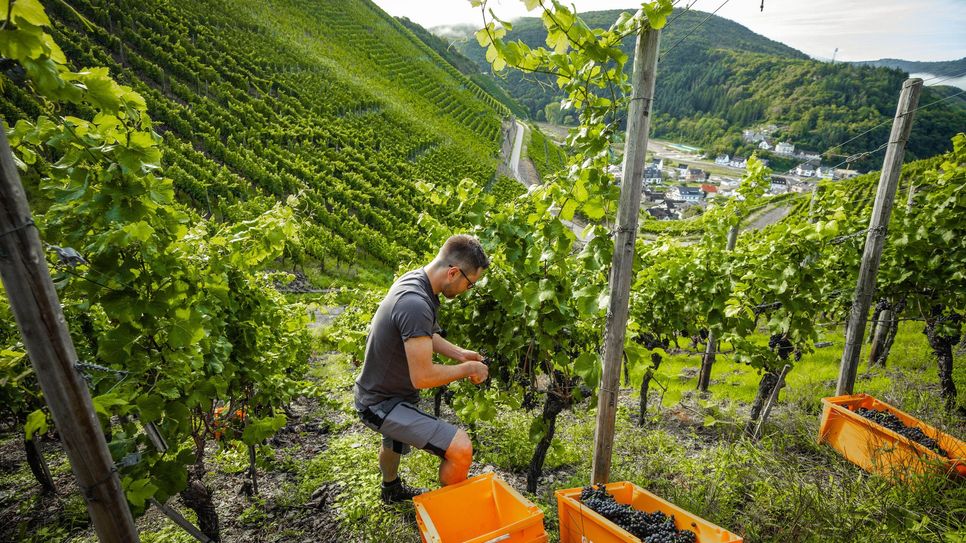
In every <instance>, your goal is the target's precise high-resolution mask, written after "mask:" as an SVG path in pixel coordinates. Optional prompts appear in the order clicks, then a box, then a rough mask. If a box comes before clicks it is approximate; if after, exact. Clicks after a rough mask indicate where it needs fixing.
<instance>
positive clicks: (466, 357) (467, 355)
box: [460, 349, 483, 362]
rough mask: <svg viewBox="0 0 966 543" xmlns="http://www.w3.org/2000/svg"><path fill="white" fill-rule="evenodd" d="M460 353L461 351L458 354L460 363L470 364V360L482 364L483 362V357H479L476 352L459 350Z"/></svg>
mask: <svg viewBox="0 0 966 543" xmlns="http://www.w3.org/2000/svg"><path fill="white" fill-rule="evenodd" d="M460 351H461V352H460V358H461V360H460V362H470V361H472V360H475V361H477V362H482V361H483V356H482V355H480V353H478V352H476V351H470V350H467V349H460Z"/></svg>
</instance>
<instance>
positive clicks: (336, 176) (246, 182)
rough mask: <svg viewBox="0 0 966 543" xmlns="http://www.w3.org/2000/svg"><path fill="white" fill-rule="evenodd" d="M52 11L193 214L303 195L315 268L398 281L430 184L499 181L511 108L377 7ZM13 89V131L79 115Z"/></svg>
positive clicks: (236, 210) (6, 78)
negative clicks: (155, 135)
mask: <svg viewBox="0 0 966 543" xmlns="http://www.w3.org/2000/svg"><path fill="white" fill-rule="evenodd" d="M45 4H46V8H47V11H48V13H49V14H50V15H51V18H52V20H53V26H54V38H55V39H56V40H57V42H58V43H59V44H60V45H61V46H62V48H63V49H64V52H65V53H66V56H67V59H68V61H69V62H70V63H71V64H72V65H73V66H74V67H75V68H84V67H97V66H105V67H108V68H109V69H110V71H111V73H112V74H113V75H114V76H115V77H116V78H118V80H119V81H120V82H122V83H124V84H127V85H130V86H132V87H133V88H134V90H136V91H137V92H139V93H141V94H142V95H143V96H144V97H145V99H146V100H147V103H148V107H149V112H150V113H151V115H152V117H153V119H154V120H155V121H156V122H157V123H158V124H157V125H156V127H155V128H156V130H157V131H158V132H159V133H161V134H163V136H164V154H163V158H162V166H163V168H164V169H163V172H164V174H165V175H166V176H168V177H171V178H172V179H173V180H174V182H175V187H176V189H177V190H178V193H179V196H180V197H181V198H182V199H184V200H187V201H189V202H190V203H192V204H193V205H195V206H196V207H197V208H199V209H200V210H201V211H202V212H204V213H205V214H210V215H213V216H214V217H215V218H216V219H221V218H224V219H226V220H242V219H247V218H250V217H252V216H254V215H255V214H256V213H258V212H260V211H262V210H264V209H267V208H268V207H269V206H271V205H273V204H274V203H275V202H277V201H279V200H285V199H286V197H287V196H288V195H290V194H300V199H299V206H298V210H299V213H301V214H302V217H301V218H302V219H303V221H302V224H303V229H302V235H301V240H302V245H301V246H300V247H294V248H292V251H295V252H296V253H297V255H298V256H306V257H307V258H308V260H310V261H311V260H315V261H317V262H320V263H325V262H331V261H333V260H338V261H342V262H359V261H360V259H361V261H362V262H367V261H374V262H381V263H383V264H387V265H390V266H391V265H394V264H395V263H396V262H398V261H399V259H400V258H405V256H406V255H407V254H408V253H409V252H410V251H414V250H421V249H423V248H422V247H420V246H419V244H420V243H421V242H420V239H421V238H422V237H421V236H419V235H418V233H417V227H416V220H417V218H418V217H419V215H420V213H422V212H425V211H427V210H428V206H427V205H425V204H424V203H423V202H422V200H421V198H420V197H419V196H418V194H417V192H416V190H415V182H416V181H417V180H420V179H424V180H427V181H433V182H440V183H453V182H456V181H458V180H460V179H462V178H465V177H469V178H472V179H474V180H476V181H477V182H479V183H481V184H482V183H487V182H489V181H490V179H491V177H492V175H493V173H494V171H495V168H496V161H495V156H496V154H497V153H498V149H499V140H500V138H501V118H502V117H504V116H505V115H507V114H508V110H507V108H506V107H505V106H503V105H502V104H500V103H499V102H497V101H496V100H495V99H494V98H493V97H492V96H490V95H489V94H487V93H486V92H485V91H483V90H482V89H480V88H479V86H478V85H476V84H474V83H473V82H472V81H470V80H469V79H467V78H466V77H465V76H463V75H462V74H461V73H460V72H459V71H458V70H456V69H455V68H453V67H452V66H451V65H450V64H449V63H448V62H446V61H444V60H443V59H441V58H440V57H439V55H438V54H437V53H436V52H435V51H433V50H432V49H431V48H429V47H428V46H426V45H425V44H424V43H423V42H422V41H420V40H419V39H418V38H416V37H415V36H414V35H413V34H412V33H411V32H410V31H408V30H407V29H405V28H404V27H403V26H402V25H401V24H400V23H399V22H398V21H397V20H396V19H394V18H392V17H390V16H389V15H387V14H386V13H384V12H383V11H382V10H381V9H379V8H378V7H376V6H375V5H374V4H372V3H371V2H369V1H368V0H275V1H273V2H270V3H266V2H246V1H242V0H213V1H209V2H194V1H190V0H170V1H167V2H139V1H135V0H77V1H72V2H70V6H71V8H73V9H76V10H77V12H79V14H80V15H82V16H83V17H84V18H86V19H87V21H89V23H90V26H88V25H87V23H86V22H85V21H83V20H82V19H81V18H80V17H78V15H77V14H75V13H74V12H73V11H72V10H71V8H68V7H66V4H65V3H61V2H46V3H45ZM0 83H2V91H0V92H2V94H0V115H2V116H3V120H4V121H5V122H6V123H7V124H8V125H13V124H14V123H16V121H17V120H19V119H36V117H37V116H38V115H41V114H50V113H56V114H63V113H67V114H69V113H70V112H69V111H68V112H50V111H47V110H46V109H45V108H44V107H43V106H41V105H39V103H38V102H37V101H36V100H35V99H34V98H33V95H32V93H31V92H30V90H29V89H28V88H26V87H25V86H24V84H23V73H22V72H20V73H19V74H18V73H17V72H16V71H12V70H11V71H7V72H3V73H2V75H0ZM27 181H28V183H29V182H30V180H29V179H28V180H27ZM370 257H373V259H372V260H370Z"/></svg>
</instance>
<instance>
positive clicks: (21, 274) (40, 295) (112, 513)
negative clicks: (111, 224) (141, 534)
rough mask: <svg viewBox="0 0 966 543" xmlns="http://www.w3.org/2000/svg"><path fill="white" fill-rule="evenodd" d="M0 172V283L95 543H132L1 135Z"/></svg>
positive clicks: (126, 513)
mask: <svg viewBox="0 0 966 543" xmlns="http://www.w3.org/2000/svg"><path fill="white" fill-rule="evenodd" d="M0 168H2V169H0V174H2V175H0V277H2V279H3V284H4V287H5V288H6V291H7V296H8V297H9V298H10V308H11V310H12V311H13V314H14V317H15V318H16V320H17V326H18V328H20V334H21V335H22V336H23V341H24V346H25V347H26V349H27V355H28V357H29V358H30V363H31V364H32V365H33V368H34V372H35V373H36V375H37V381H39V382H40V388H41V390H42V391H43V393H44V400H45V401H46V402H47V406H48V407H49V408H50V412H51V414H52V415H53V417H54V422H55V423H56V425H57V431H58V432H59V433H60V437H61V442H62V444H63V446H64V450H65V451H66V452H67V457H68V459H69V460H70V465H71V468H72V469H73V471H74V476H75V477H76V478H77V486H78V487H79V488H80V489H81V492H82V495H83V497H84V500H85V501H86V502H87V511H88V513H89V514H90V516H91V520H93V522H94V530H95V531H96V533H97V537H98V539H99V540H100V541H102V542H104V543H115V542H117V543H128V542H132V541H140V540H139V539H138V533H137V530H136V529H135V527H134V518H133V517H132V516H131V510H130V509H129V508H128V504H127V499H126V498H125V497H124V492H123V490H122V489H121V482H120V480H119V478H118V476H117V471H116V470H115V467H114V462H113V461H112V460H111V454H110V452H109V451H108V449H107V442H106V441H104V433H103V431H102V430H101V425H100V422H98V420H97V415H96V414H95V413H94V406H93V404H92V403H91V396H90V393H89V392H88V390H87V383H86V382H85V381H84V380H83V378H82V377H81V374H80V372H79V371H78V370H77V368H76V367H75V363H77V361H78V360H77V353H76V351H75V350H74V343H73V341H71V338H70V332H69V331H68V329H67V322H66V321H65V320H64V313H63V311H62V310H61V307H60V300H58V298H57V292H56V291H55V290H54V283H53V281H51V279H50V272H49V270H48V269H47V261H46V259H45V258H44V250H43V246H42V245H41V243H40V235H39V233H38V232H37V228H36V227H34V224H33V220H32V217H31V215H30V207H29V206H28V205H27V197H26V194H25V193H24V190H23V185H22V184H21V183H20V175H19V174H18V173H17V169H16V166H15V165H14V161H13V154H12V152H11V151H10V144H9V143H8V142H7V135H6V133H5V132H4V131H3V130H0Z"/></svg>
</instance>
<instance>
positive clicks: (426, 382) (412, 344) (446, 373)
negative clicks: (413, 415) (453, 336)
mask: <svg viewBox="0 0 966 543" xmlns="http://www.w3.org/2000/svg"><path fill="white" fill-rule="evenodd" d="M440 339H442V338H440ZM444 341H445V340H444ZM447 343H449V342H447ZM434 344H435V339H434V338H431V337H428V336H420V337H412V338H409V339H407V340H406V342H405V344H404V346H405V348H406V361H407V362H408V363H409V378H410V380H412V382H413V386H414V387H416V388H433V387H438V386H443V385H447V384H449V383H452V382H453V381H456V380H458V379H463V378H466V377H469V378H470V380H471V381H473V383H474V384H479V383H482V382H483V381H485V380H486V378H487V376H488V375H489V372H488V371H487V368H486V366H485V365H484V364H483V363H482V362H477V361H467V362H463V363H462V364H457V365H454V366H447V365H444V364H435V363H433V347H434ZM450 346H452V344H450Z"/></svg>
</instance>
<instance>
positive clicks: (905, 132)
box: [835, 78, 922, 396]
mask: <svg viewBox="0 0 966 543" xmlns="http://www.w3.org/2000/svg"><path fill="white" fill-rule="evenodd" d="M921 91H922V79H919V78H911V79H907V80H906V81H905V82H904V83H903V84H902V93H901V94H900V95H899V105H898V107H896V116H895V119H894V120H893V121H892V132H891V133H890V134H889V142H888V147H887V148H886V155H885V158H884V159H883V161H882V174H881V176H880V177H879V189H878V191H877V192H876V195H875V205H874V206H873V207H872V217H871V218H870V219H869V230H868V233H867V234H866V237H865V249H864V251H863V253H862V264H861V266H860V267H859V279H858V281H857V282H856V285H855V294H853V295H852V309H851V314H850V315H849V322H848V325H847V327H846V329H845V348H844V349H843V351H842V363H841V365H840V366H839V379H838V386H837V387H836V389H835V390H836V392H835V393H836V394H837V395H839V396H842V395H845V394H852V392H853V388H854V387H855V374H856V372H857V371H858V367H859V353H860V352H861V351H862V338H863V337H865V321H866V319H867V318H868V315H869V306H870V305H871V303H872V293H873V291H874V290H875V279H876V274H877V273H878V272H879V260H880V259H881V258H882V246H883V245H884V244H885V239H886V230H887V229H888V227H889V218H890V217H891V216H892V204H893V203H894V200H895V196H896V188H897V186H898V184H899V174H900V173H901V171H902V159H903V157H904V156H905V151H906V142H907V141H908V140H909V132H910V131H911V130H912V119H913V113H914V112H915V109H916V106H917V105H918V104H919V93H920V92H921Z"/></svg>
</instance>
